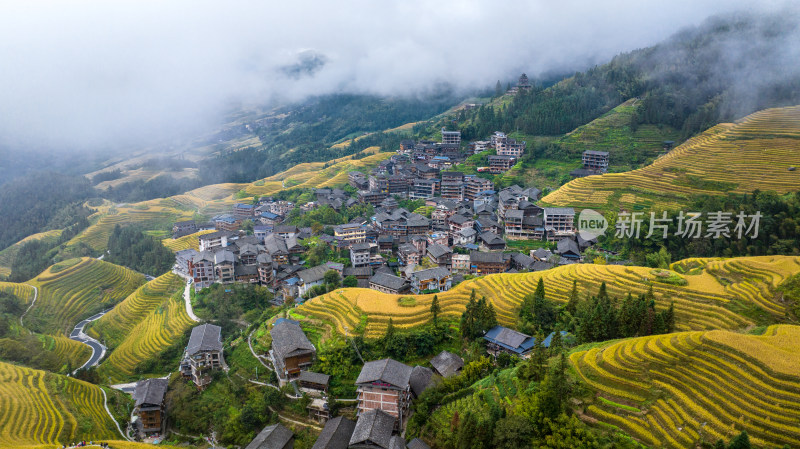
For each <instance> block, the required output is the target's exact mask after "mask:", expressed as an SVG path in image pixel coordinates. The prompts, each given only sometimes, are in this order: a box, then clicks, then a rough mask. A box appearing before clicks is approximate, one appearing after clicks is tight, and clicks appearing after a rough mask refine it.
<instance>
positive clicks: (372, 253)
mask: <svg viewBox="0 0 800 449" xmlns="http://www.w3.org/2000/svg"><path fill="white" fill-rule="evenodd" d="M382 263H383V257H381V255H380V253H379V252H378V244H377V243H367V242H364V243H356V244H354V245H353V246H351V247H350V264H351V265H353V267H356V268H359V267H369V266H373V265H375V266H378V265H381V264H382Z"/></svg>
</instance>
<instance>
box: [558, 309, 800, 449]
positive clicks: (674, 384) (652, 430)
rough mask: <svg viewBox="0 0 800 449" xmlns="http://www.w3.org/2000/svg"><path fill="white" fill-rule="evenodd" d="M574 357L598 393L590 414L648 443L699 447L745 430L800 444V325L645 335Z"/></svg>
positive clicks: (759, 441)
mask: <svg viewBox="0 0 800 449" xmlns="http://www.w3.org/2000/svg"><path fill="white" fill-rule="evenodd" d="M570 361H571V362H572V365H573V367H574V368H575V371H576V372H577V374H578V376H579V377H580V378H581V379H582V380H583V381H584V382H585V383H586V384H588V386H589V387H590V388H591V389H592V390H593V391H595V392H597V399H596V400H595V401H594V403H593V404H592V405H589V407H588V410H587V415H588V416H589V417H591V418H593V419H597V420H599V421H601V422H604V423H607V424H610V425H613V426H616V427H618V428H620V429H622V430H624V431H625V432H626V433H628V434H630V435H632V436H634V437H635V438H637V439H639V440H640V441H642V442H643V443H645V444H649V445H652V446H654V447H668V448H693V447H695V446H696V444H697V442H698V441H700V440H703V439H706V441H709V440H710V441H715V440H717V439H720V438H722V439H724V440H729V439H730V438H732V437H733V436H735V435H738V434H739V432H741V431H743V430H746V431H747V433H748V434H749V435H750V438H751V440H752V443H753V444H754V445H755V446H758V447H774V446H780V445H784V444H788V445H789V446H790V447H795V446H796V445H798V444H800V424H798V423H800V374H799V373H798V371H797V366H798V364H800V326H791V325H778V326H771V327H770V328H768V329H767V331H766V333H765V334H764V335H763V336H753V335H743V334H737V333H733V332H727V331H720V330H715V331H710V332H684V333H676V334H667V335H656V336H650V337H639V338H634V339H629V340H623V341H620V342H618V343H611V344H605V345H600V346H594V347H592V348H591V349H589V350H586V351H577V352H574V353H572V354H571V355H570ZM619 404H622V405H619Z"/></svg>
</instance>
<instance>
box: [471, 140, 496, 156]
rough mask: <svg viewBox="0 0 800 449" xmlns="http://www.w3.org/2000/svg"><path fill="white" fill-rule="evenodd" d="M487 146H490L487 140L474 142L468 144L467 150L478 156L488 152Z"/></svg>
mask: <svg viewBox="0 0 800 449" xmlns="http://www.w3.org/2000/svg"><path fill="white" fill-rule="evenodd" d="M489 145H491V142H490V141H488V140H476V141H474V142H470V143H469V149H470V151H471V152H472V154H478V153H482V152H484V151H486V150H488V149H489Z"/></svg>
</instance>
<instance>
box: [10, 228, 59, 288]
mask: <svg viewBox="0 0 800 449" xmlns="http://www.w3.org/2000/svg"><path fill="white" fill-rule="evenodd" d="M61 232H62V231H61V229H54V230H51V231H45V232H40V233H38V234H33V235H29V236H27V237H25V238H24V239H22V240H20V241H19V242H17V243H15V244H13V245H11V246H9V247H8V248H6V249H4V250H2V251H0V277H3V276H9V275H10V274H11V264H12V263H13V262H14V258H15V257H17V253H19V250H20V248H22V245H24V244H25V243H27V242H30V241H33V240H49V241H52V242H55V241H56V240H58V237H60V236H61Z"/></svg>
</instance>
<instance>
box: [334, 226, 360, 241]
mask: <svg viewBox="0 0 800 449" xmlns="http://www.w3.org/2000/svg"><path fill="white" fill-rule="evenodd" d="M333 235H334V236H335V237H336V238H337V239H341V240H342V242H344V243H345V244H347V245H351V244H353V243H361V242H364V241H366V240H367V228H366V227H365V226H363V225H362V224H361V223H347V224H343V225H338V226H334V227H333Z"/></svg>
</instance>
